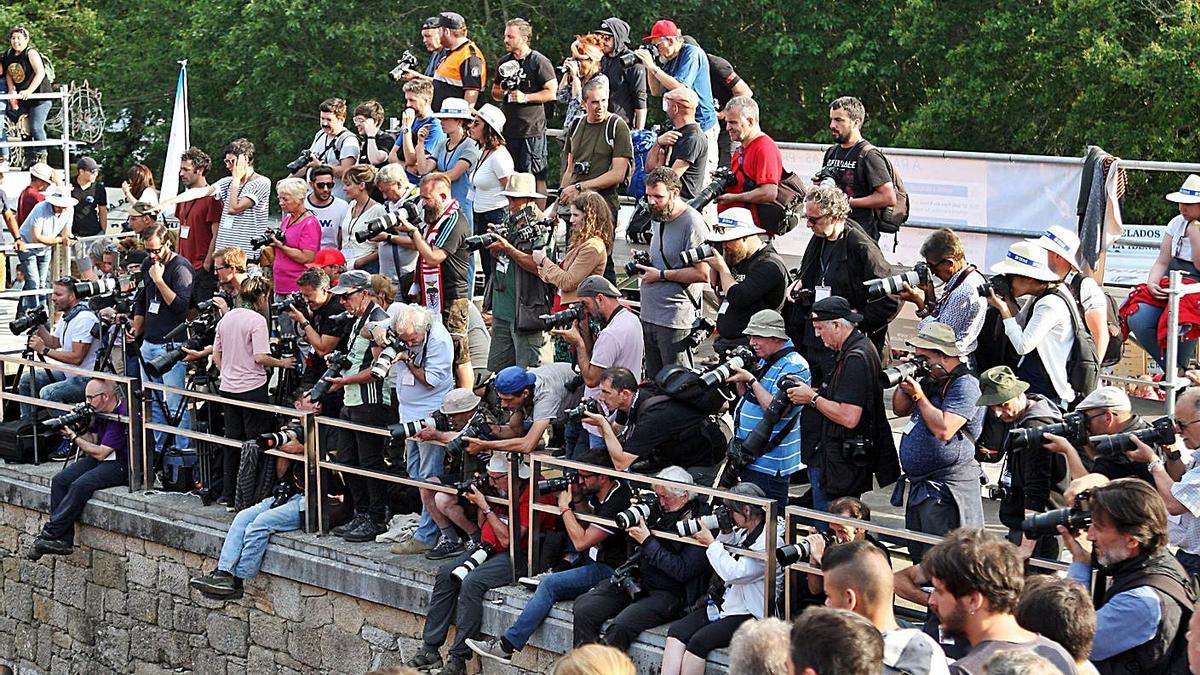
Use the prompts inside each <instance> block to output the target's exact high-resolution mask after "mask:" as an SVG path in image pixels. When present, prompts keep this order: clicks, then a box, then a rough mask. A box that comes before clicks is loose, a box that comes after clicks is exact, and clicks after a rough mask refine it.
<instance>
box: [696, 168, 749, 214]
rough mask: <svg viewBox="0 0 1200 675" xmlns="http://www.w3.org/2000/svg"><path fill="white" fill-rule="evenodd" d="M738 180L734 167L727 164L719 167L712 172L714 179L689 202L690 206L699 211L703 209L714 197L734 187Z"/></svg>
mask: <svg viewBox="0 0 1200 675" xmlns="http://www.w3.org/2000/svg"><path fill="white" fill-rule="evenodd" d="M736 182H737V176H736V175H735V174H734V173H733V170H732V169H730V168H729V167H727V166H722V167H718V168H717V170H716V171H713V172H712V181H711V182H709V184H708V185H706V186H704V189H703V190H701V191H700V192H699V193H697V194H696V196H695V197H692V199H691V201H689V202H688V206H690V207H692V208H693V209H696V210H697V211H703V210H704V209H705V207H707V206H708V205H709V204H711V203H712V201H713V200H714V199H716V198H717V197H720V196H721V195H723V194H725V191H726V190H728V189H729V188H731V187H733V184H734V183H736Z"/></svg>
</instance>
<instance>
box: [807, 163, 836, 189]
mask: <svg viewBox="0 0 1200 675" xmlns="http://www.w3.org/2000/svg"><path fill="white" fill-rule="evenodd" d="M837 179H838V170H837V169H835V168H833V167H832V166H823V167H821V170H820V171H818V172H817V173H815V174H814V175H813V181H815V182H816V183H817V185H823V184H824V183H825V181H830V183H832V184H837Z"/></svg>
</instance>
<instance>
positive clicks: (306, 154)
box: [256, 150, 317, 248]
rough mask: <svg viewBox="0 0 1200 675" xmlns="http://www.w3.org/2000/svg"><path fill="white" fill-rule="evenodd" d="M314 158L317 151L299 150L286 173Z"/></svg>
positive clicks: (305, 164) (292, 171)
mask: <svg viewBox="0 0 1200 675" xmlns="http://www.w3.org/2000/svg"><path fill="white" fill-rule="evenodd" d="M316 158H317V153H315V152H313V151H312V150H303V151H301V152H300V156H299V157H297V158H296V159H293V160H292V161H291V163H290V164H288V165H287V170H288V173H296V172H297V171H299V170H300V169H303V168H304V167H306V166H308V164H309V162H311V161H313V160H314V159H316ZM256 248H257V247H256Z"/></svg>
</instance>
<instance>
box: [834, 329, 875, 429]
mask: <svg viewBox="0 0 1200 675" xmlns="http://www.w3.org/2000/svg"><path fill="white" fill-rule="evenodd" d="M869 347H870V341H869V340H867V337H866V336H865V335H863V334H862V333H861V332H860V331H857V330H856V331H854V332H853V333H851V334H850V337H848V338H846V343H845V344H844V345H842V351H841V352H840V353H839V354H838V357H837V365H835V366H834V368H833V372H832V373H830V375H829V382H828V384H826V385H825V386H824V387H823V388H822V389H821V390H820V393H821V396H822V397H824V398H827V399H829V400H830V401H836V402H837V403H849V404H851V405H856V406H859V407H861V408H862V409H863V413H864V414H863V415H862V416H860V417H859V420H858V426H856V427H855V428H854V429H852V430H849V432H848V431H847V429H846V428H845V427H843V426H841V425H839V424H837V423H835V422H833V421H832V420H829V419H828V418H826V421H825V430H826V434H825V435H829V432H831V431H832V432H835V433H837V434H838V435H839V436H840V437H842V438H845V437H847V436H850V435H853V434H854V433H855V432H856V433H858V434H862V435H864V436H869V435H870V428H869V427H868V424H869V423H870V421H871V415H868V414H866V412H867V411H868V410H869V409H870V408H871V396H872V393H873V392H874V390H875V389H876V387H878V386H879V368H878V367H875V368H872V367H871V359H870V358H869V357H868V355H867V353H866V351H867V350H868V348H869Z"/></svg>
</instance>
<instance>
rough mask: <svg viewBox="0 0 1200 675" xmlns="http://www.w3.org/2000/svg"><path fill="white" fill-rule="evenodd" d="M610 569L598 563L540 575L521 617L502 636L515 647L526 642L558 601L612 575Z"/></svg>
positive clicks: (586, 590) (577, 593) (585, 589)
mask: <svg viewBox="0 0 1200 675" xmlns="http://www.w3.org/2000/svg"><path fill="white" fill-rule="evenodd" d="M612 573H613V568H611V567H609V566H608V565H605V564H603V563H598V562H589V563H588V564H586V565H584V566H583V567H576V568H575V569H571V570H567V571H565V572H555V573H553V574H548V575H546V576H545V577H543V578H542V582H541V583H540V584H538V587H537V591H536V592H534V594H533V597H531V598H529V601H528V602H526V603H525V609H523V610H521V616H519V617H517V620H516V622H515V623H513V625H512V626H509V628H508V630H506V631H504V636H503V637H504V639H505V640H508V642H509V644H511V645H512V646H513V647H516V648H517V649H521V648H522V647H524V646H525V643H527V642H529V637H530V636H531V635H533V632H534V631H535V630H537V628H538V626H540V625H542V622H543V621H545V620H546V617H547V616H550V609H551V608H552V607H554V603H556V602H558V601H559V600H574V599H575V598H578V597H579V596H581V595H583V594H584V593H587V592H588V591H590V590H592V589H593V588H595V587H596V584H598V583H600V582H601V581H603V580H605V579H607V578H609V577H611V576H612Z"/></svg>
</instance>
